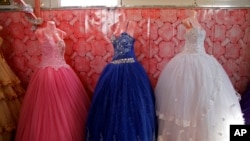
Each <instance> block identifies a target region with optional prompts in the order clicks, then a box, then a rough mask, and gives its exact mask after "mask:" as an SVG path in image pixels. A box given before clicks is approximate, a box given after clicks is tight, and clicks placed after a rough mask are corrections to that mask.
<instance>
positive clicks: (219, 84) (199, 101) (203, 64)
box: [155, 53, 244, 141]
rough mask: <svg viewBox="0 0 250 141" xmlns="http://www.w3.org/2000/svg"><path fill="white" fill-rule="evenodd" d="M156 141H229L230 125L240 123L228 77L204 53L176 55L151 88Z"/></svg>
mask: <svg viewBox="0 0 250 141" xmlns="http://www.w3.org/2000/svg"><path fill="white" fill-rule="evenodd" d="M155 96H156V110H157V116H158V122H159V131H158V141H229V133H230V132H229V127H230V124H244V120H243V115H242V111H241V109H240V105H239V100H238V97H237V95H236V94H235V90H234V88H233V85H232V83H231V81H230V79H229V78H228V75H227V74H226V72H225V71H224V69H223V68H222V66H221V65H220V64H219V63H218V62H217V60H216V59H215V58H214V57H213V56H210V55H208V54H205V53H197V54H195V53H180V54H178V55H177V56H175V57H174V58H173V59H172V60H171V61H170V62H169V63H168V64H167V65H166V67H165V68H164V69H163V71H162V73H161V75H160V77H159V80H158V82H157V85H156V89H155Z"/></svg>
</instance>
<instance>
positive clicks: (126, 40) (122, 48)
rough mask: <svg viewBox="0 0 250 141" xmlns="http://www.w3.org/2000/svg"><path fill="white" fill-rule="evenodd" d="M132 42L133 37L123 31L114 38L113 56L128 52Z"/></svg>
mask: <svg viewBox="0 0 250 141" xmlns="http://www.w3.org/2000/svg"><path fill="white" fill-rule="evenodd" d="M133 44H134V38H133V37H131V36H130V35H129V34H127V33H126V32H123V33H122V34H121V35H120V36H119V37H118V38H114V40H113V45H114V50H115V54H114V58H117V57H118V56H123V55H124V54H126V53H127V52H130V51H131V49H132V47H133Z"/></svg>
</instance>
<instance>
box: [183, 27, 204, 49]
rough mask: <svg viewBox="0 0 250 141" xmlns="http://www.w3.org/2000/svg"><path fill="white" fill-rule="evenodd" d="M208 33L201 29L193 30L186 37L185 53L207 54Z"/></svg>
mask: <svg viewBox="0 0 250 141" xmlns="http://www.w3.org/2000/svg"><path fill="white" fill-rule="evenodd" d="M205 36H206V32H205V30H204V29H202V28H201V27H199V28H192V29H191V30H190V31H188V32H187V33H186V35H185V39H186V40H185V47H184V50H183V52H189V53H205V48H204V40H205Z"/></svg>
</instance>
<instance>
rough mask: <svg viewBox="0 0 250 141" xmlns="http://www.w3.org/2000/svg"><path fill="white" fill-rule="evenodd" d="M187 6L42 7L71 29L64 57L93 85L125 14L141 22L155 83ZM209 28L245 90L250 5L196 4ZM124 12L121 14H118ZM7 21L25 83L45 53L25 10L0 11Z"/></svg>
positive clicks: (180, 40) (139, 50)
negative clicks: (220, 6)
mask: <svg viewBox="0 0 250 141" xmlns="http://www.w3.org/2000/svg"><path fill="white" fill-rule="evenodd" d="M187 11H188V9H179V8H176V9H172V8H117V9H106V8H100V9H99V8H98V9H65V10H42V11H41V17H42V18H43V19H44V21H45V23H46V21H48V20H53V21H55V22H56V24H57V27H58V28H60V29H62V30H64V31H65V32H66V33H67V37H66V39H65V42H66V45H67V49H66V53H65V58H66V61H67V63H68V64H69V65H70V66H71V67H72V68H73V69H74V70H75V72H76V73H77V74H78V76H79V78H80V79H81V80H82V82H83V84H84V85H85V86H86V87H87V88H89V89H90V90H91V91H93V89H94V88H95V85H96V83H97V81H98V78H99V76H100V73H101V72H102V70H103V68H104V67H105V65H106V64H107V63H108V62H110V60H111V59H112V56H113V47H112V44H111V42H110V33H112V30H113V28H112V27H113V26H114V25H116V24H117V23H119V22H123V21H122V19H121V16H120V15H124V16H125V19H128V20H133V21H135V22H137V28H136V29H134V30H135V35H134V37H135V39H136V42H135V52H136V55H137V59H138V60H139V61H140V62H141V63H142V65H143V66H144V68H145V69H146V71H147V73H148V76H149V77H150V80H151V82H152V85H153V86H155V84H156V82H157V79H158V77H159V75H160V73H161V70H162V69H163V67H164V66H165V65H166V64H167V63H168V61H169V60H170V59H171V58H172V57H173V56H175V55H176V54H177V53H179V52H180V51H181V50H182V48H183V46H184V44H185V40H184V34H185V27H184V26H183V25H182V23H181V21H182V19H184V18H186V15H187V14H186V13H187ZM197 11H198V18H199V21H200V23H201V25H202V26H203V28H204V29H205V30H206V35H207V36H206V39H205V48H206V51H207V53H208V54H211V55H214V56H215V57H216V59H217V60H218V61H219V62H220V63H221V64H222V66H223V67H224V69H225V70H226V72H227V74H228V75H229V77H230V79H231V81H232V83H233V85H234V86H235V88H236V89H237V90H238V91H239V92H241V93H243V92H244V91H245V89H246V87H247V85H248V83H249V81H250V9H197ZM119 17H120V18H119ZM0 24H1V25H2V26H3V27H4V30H3V31H1V33H0V36H1V37H3V38H4V44H3V46H2V50H3V52H4V55H5V58H6V60H7V62H8V63H9V65H10V66H11V67H12V69H13V70H14V71H15V73H16V74H17V75H18V76H19V78H20V79H21V81H22V83H23V85H24V86H27V85H28V83H29V80H30V77H31V76H32V74H33V72H34V70H35V69H36V66H37V65H38V64H39V62H40V59H41V50H40V49H39V45H38V41H37V39H36V37H35V34H34V31H32V24H30V23H29V22H28V21H27V19H26V17H25V15H24V13H22V12H13V11H12V12H11V11H7V12H0Z"/></svg>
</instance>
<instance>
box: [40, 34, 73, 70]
mask: <svg viewBox="0 0 250 141" xmlns="http://www.w3.org/2000/svg"><path fill="white" fill-rule="evenodd" d="M40 43H41V48H42V62H41V65H40V67H42V68H45V67H48V66H50V67H53V68H55V69H58V68H60V67H69V66H68V65H67V64H66V62H65V59H64V53H65V48H66V46H65V43H64V41H63V40H60V41H58V42H57V43H56V42H55V41H54V40H53V39H52V38H50V37H46V36H45V40H44V41H42V42H40Z"/></svg>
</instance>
